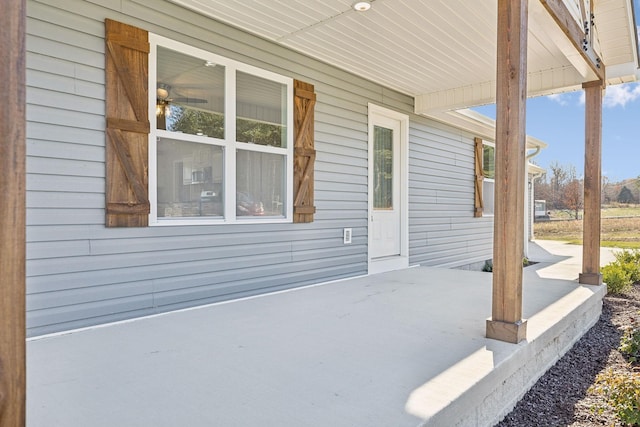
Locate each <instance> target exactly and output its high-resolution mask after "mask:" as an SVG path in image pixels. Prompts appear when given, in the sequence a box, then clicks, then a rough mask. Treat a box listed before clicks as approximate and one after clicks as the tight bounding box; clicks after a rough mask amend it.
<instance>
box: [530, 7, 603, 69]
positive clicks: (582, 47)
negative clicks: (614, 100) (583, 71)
mask: <svg viewBox="0 0 640 427" xmlns="http://www.w3.org/2000/svg"><path fill="white" fill-rule="evenodd" d="M540 3H542V5H543V6H544V8H545V9H546V10H547V12H549V15H551V17H552V18H553V20H554V21H556V23H557V24H558V26H559V27H560V29H561V30H562V32H564V34H565V35H566V36H567V38H568V39H569V41H571V44H573V46H574V47H575V48H576V50H577V51H578V52H579V53H580V55H581V56H582V59H584V61H585V62H586V63H587V64H588V65H589V68H591V70H592V71H593V72H594V73H595V75H596V76H597V78H598V80H603V81H604V79H605V67H604V62H602V58H600V56H598V54H597V53H596V51H595V50H594V49H593V44H592V43H591V40H592V39H593V37H592V34H589V33H590V32H591V33H592V32H593V24H592V16H591V13H589V16H588V18H587V20H586V21H583V22H584V27H581V26H580V25H579V24H578V23H577V22H576V20H575V19H574V18H573V16H571V13H570V12H569V9H567V6H566V5H565V4H564V2H563V1H558V0H540Z"/></svg>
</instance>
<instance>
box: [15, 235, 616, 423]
mask: <svg viewBox="0 0 640 427" xmlns="http://www.w3.org/2000/svg"><path fill="white" fill-rule="evenodd" d="M534 246H535V248H532V255H531V259H532V260H536V261H541V263H540V264H537V265H535V266H532V267H528V268H526V269H525V286H524V316H525V317H526V318H528V335H527V341H526V342H523V343H521V344H518V345H512V344H506V343H502V342H498V341H493V340H488V339H486V338H484V332H485V320H486V319H487V317H489V315H490V312H491V275H490V274H487V273H482V272H472V271H462V270H450V269H437V268H426V267H417V268H410V269H407V270H402V271H396V272H390V273H383V274H378V275H372V276H368V277H361V278H355V279H349V280H344V281H340V282H334V283H329V284H323V285H318V286H312V287H306V288H302V289H297V290H292V291H286V292H279V293H274V294H269V295H263V296H260V297H253V298H247V299H241V300H235V301H230V302H226V303H219V304H215V305H211V306H207V307H201V308H197V309H191V310H185V311H180V312H173V313H167V314H163V315H158V316H154V317H149V318H144V319H138V320H133V321H129V322H121V323H115V324H110V325H105V326H103V327H98V328H91V329H86V330H80V331H74V332H71V333H67V334H58V335H53V336H44V337H39V338H35V339H31V340H29V341H28V344H27V376H28V380H27V382H28V390H27V393H28V398H27V425H28V426H29V427H45V426H46V427H56V426H60V427H74V426H91V427H101V426H105V427H107V426H108V427H113V426H118V427H126V426H136V427H145V426H149V427H151V426H153V427H163V426H167V427H169V426H171V427H175V426H189V427H198V426H208V427H209V426H225V427H226V426H278V427H288V426H292V427H293V426H296V427H300V426H305V427H314V426H318V427H320V426H322V427H327V426H331V427H341V426H345V427H346V426H350V427H351V426H367V427H375V426H385V427H389V426H393V427H399V426H417V425H434V426H453V425H478V426H483V425H492V424H493V423H494V422H495V421H497V420H498V419H499V418H500V417H501V416H502V415H503V414H504V413H505V411H508V409H509V408H510V407H511V406H512V405H513V404H515V402H516V401H517V400H518V399H519V397H520V396H521V395H522V394H523V393H524V392H525V391H526V389H527V388H528V387H529V386H530V385H531V384H533V382H535V379H536V378H537V377H538V376H539V375H541V374H542V373H543V372H544V370H545V369H547V368H548V367H549V366H550V365H551V364H552V363H553V362H554V361H555V359H557V358H558V357H559V355H560V354H562V353H564V352H565V351H566V350H567V349H568V348H570V346H571V344H572V343H573V342H574V341H575V340H577V338H579V336H580V335H581V334H582V333H583V332H584V331H585V330H587V329H588V327H590V325H591V324H593V323H594V322H595V321H596V320H597V317H598V315H599V312H600V308H601V299H602V296H603V295H604V287H585V286H580V285H578V284H577V283H576V281H575V279H576V278H577V276H578V273H579V271H580V259H579V258H580V253H581V247H579V246H569V245H564V244H560V243H556V242H538V244H537V245H534ZM603 253H604V255H603V264H604V263H606V262H608V259H609V258H608V257H610V253H609V251H606V250H604V251H603Z"/></svg>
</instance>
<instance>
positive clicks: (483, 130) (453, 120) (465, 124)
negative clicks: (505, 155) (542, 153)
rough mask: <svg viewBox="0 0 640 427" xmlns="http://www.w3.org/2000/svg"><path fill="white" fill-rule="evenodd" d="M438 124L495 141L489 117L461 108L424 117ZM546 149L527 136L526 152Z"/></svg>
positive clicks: (494, 123) (492, 125) (541, 142)
mask: <svg viewBox="0 0 640 427" xmlns="http://www.w3.org/2000/svg"><path fill="white" fill-rule="evenodd" d="M426 116H427V117H429V118H431V119H434V120H437V121H439V122H442V123H445V124H448V125H451V126H455V127H457V128H459V129H463V130H466V131H467V132H471V133H473V134H475V135H477V136H478V137H482V138H484V139H486V140H489V141H495V139H496V122H495V120H493V119H492V118H490V117H487V116H485V115H484V114H480V113H478V112H477V111H474V110H470V109H467V108H463V109H460V110H453V111H440V112H434V113H431V114H428V115H426ZM535 148H540V149H544V148H547V144H546V143H545V142H543V141H541V140H539V139H538V138H534V137H532V136H529V135H527V150H531V149H535Z"/></svg>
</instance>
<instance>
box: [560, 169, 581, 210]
mask: <svg viewBox="0 0 640 427" xmlns="http://www.w3.org/2000/svg"><path fill="white" fill-rule="evenodd" d="M565 176H566V177H567V182H566V183H565V185H564V186H563V188H562V198H563V201H564V205H565V206H566V208H567V209H570V210H571V211H573V214H574V217H575V219H580V218H579V217H580V210H581V209H582V207H583V190H582V181H581V180H579V179H578V178H577V177H576V168H575V167H574V166H573V165H569V166H568V167H567V168H566V170H565Z"/></svg>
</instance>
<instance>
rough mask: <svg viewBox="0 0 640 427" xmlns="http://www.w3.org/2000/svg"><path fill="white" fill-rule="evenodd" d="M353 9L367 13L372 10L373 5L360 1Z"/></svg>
mask: <svg viewBox="0 0 640 427" xmlns="http://www.w3.org/2000/svg"><path fill="white" fill-rule="evenodd" d="M352 7H353V10H355V11H356V12H366V11H367V10H369V9H371V3H369V2H368V1H359V2H357V3H354V4H353V6H352Z"/></svg>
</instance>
